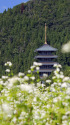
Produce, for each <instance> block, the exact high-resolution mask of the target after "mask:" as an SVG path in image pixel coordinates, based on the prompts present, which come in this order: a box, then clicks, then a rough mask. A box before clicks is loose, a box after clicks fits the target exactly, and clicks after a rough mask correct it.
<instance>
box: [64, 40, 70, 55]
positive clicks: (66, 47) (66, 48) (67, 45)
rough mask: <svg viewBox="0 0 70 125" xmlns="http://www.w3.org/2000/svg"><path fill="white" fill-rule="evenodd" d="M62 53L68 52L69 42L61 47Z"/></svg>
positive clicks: (69, 50) (69, 49)
mask: <svg viewBox="0 0 70 125" xmlns="http://www.w3.org/2000/svg"><path fill="white" fill-rule="evenodd" d="M62 52H63V53H68V52H70V41H69V42H68V43H66V44H64V45H63V46H62Z"/></svg>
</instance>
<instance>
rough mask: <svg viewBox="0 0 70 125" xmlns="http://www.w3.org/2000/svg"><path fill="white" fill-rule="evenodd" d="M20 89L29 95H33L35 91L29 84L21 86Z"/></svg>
mask: <svg viewBox="0 0 70 125" xmlns="http://www.w3.org/2000/svg"><path fill="white" fill-rule="evenodd" d="M20 88H21V90H22V91H27V92H29V93H31V92H32V91H33V88H32V86H31V85H28V84H21V85H20Z"/></svg>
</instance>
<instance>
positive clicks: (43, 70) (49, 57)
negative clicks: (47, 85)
mask: <svg viewBox="0 0 70 125" xmlns="http://www.w3.org/2000/svg"><path fill="white" fill-rule="evenodd" d="M56 51H57V49H56V48H53V47H51V46H50V45H48V44H44V45H43V46H41V47H40V48H38V49H36V50H35V52H37V53H38V55H37V56H35V59H36V60H37V62H39V63H42V66H40V69H39V74H40V76H41V77H42V76H43V74H48V75H50V74H51V72H52V71H54V67H53V65H54V64H56V63H57V62H55V60H56V58H57V57H58V56H57V55H54V52H56ZM35 72H36V71H35Z"/></svg>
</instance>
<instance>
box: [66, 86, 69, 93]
mask: <svg viewBox="0 0 70 125" xmlns="http://www.w3.org/2000/svg"><path fill="white" fill-rule="evenodd" d="M66 94H68V95H70V87H69V88H67V90H66Z"/></svg>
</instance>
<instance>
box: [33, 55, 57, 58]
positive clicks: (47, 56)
mask: <svg viewBox="0 0 70 125" xmlns="http://www.w3.org/2000/svg"><path fill="white" fill-rule="evenodd" d="M57 57H58V56H57V55H39V56H35V58H57Z"/></svg>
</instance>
